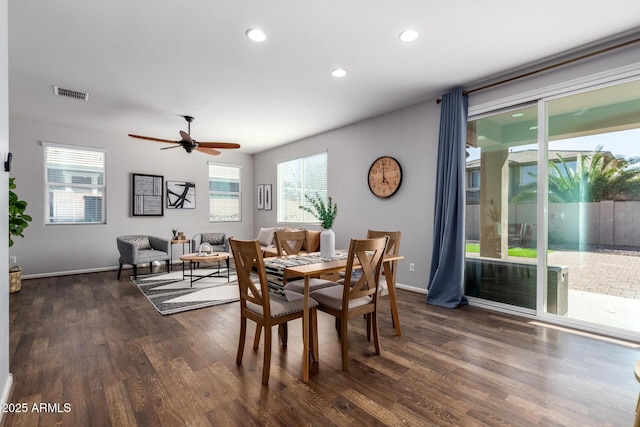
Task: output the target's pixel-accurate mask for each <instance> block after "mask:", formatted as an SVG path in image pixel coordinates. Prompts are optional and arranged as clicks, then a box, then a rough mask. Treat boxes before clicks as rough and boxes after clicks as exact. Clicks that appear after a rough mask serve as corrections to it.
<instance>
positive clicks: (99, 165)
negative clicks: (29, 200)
mask: <svg viewBox="0 0 640 427" xmlns="http://www.w3.org/2000/svg"><path fill="white" fill-rule="evenodd" d="M42 145H43V147H44V168H45V171H44V174H45V181H46V183H45V203H44V206H45V213H44V218H45V225H47V224H105V223H106V217H105V203H104V195H105V184H106V182H105V162H106V156H105V152H104V150H101V149H98V148H88V147H78V146H72V145H62V144H51V143H43V144H42Z"/></svg>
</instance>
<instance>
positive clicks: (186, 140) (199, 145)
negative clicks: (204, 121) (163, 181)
mask: <svg viewBox="0 0 640 427" xmlns="http://www.w3.org/2000/svg"><path fill="white" fill-rule="evenodd" d="M182 117H184V119H185V120H186V121H187V126H188V128H187V132H184V131H182V130H181V131H180V136H181V137H182V139H181V140H180V141H171V140H170V139H160V138H154V137H151V136H142V135H134V134H131V133H130V134H129V136H130V137H132V138H138V139H146V140H149V141H157V142H167V143H169V144H175V145H173V146H171V147H164V148H161V150H168V149H170V148H176V147H182V148H184V150H185V151H186V152H187V153H191V152H193V150H197V151H200V152H201V153H205V154H210V155H212V156H217V155H218V154H220V151H218V150H217V149H218V148H220V149H235V148H240V144H236V143H234V142H198V141H196V140H195V139H193V138H191V122H192V121H193V120H194V118H193V117H192V116H182Z"/></svg>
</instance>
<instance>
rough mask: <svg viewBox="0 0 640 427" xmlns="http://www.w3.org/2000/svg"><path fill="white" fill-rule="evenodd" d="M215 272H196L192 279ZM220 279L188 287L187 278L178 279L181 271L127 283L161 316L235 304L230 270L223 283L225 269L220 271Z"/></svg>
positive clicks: (234, 280)
mask: <svg viewBox="0 0 640 427" xmlns="http://www.w3.org/2000/svg"><path fill="white" fill-rule="evenodd" d="M213 271H215V270H209V269H197V270H194V271H193V273H194V275H204V274H209V273H211V272H213ZM221 275H222V276H223V277H207V278H204V279H200V280H198V281H196V282H194V283H193V286H191V284H190V280H189V277H186V278H185V280H183V279H182V271H174V272H171V273H168V274H154V275H148V276H138V279H137V280H135V279H134V278H133V276H132V277H131V281H132V282H133V283H135V284H136V286H138V289H140V292H142V294H143V295H144V296H145V297H147V299H148V300H149V302H150V303H151V304H152V305H153V306H154V307H155V308H156V310H158V312H160V313H161V314H163V315H167V314H174V313H180V312H183V311H188V310H195V309H197V308H203V307H211V306H215V305H220V304H227V303H230V302H235V301H238V300H239V299H240V297H239V294H238V282H237V277H236V275H235V271H234V270H233V269H231V272H230V275H229V279H228V281H227V269H226V268H224V267H223V268H222V269H221Z"/></svg>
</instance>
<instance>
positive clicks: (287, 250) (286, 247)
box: [274, 230, 309, 256]
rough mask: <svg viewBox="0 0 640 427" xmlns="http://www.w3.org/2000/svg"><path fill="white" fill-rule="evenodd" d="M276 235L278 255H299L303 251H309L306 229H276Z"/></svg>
mask: <svg viewBox="0 0 640 427" xmlns="http://www.w3.org/2000/svg"><path fill="white" fill-rule="evenodd" d="M274 237H275V241H276V249H277V251H278V252H277V253H278V256H285V255H297V254H299V253H300V252H301V251H302V252H308V251H309V245H308V243H307V232H306V231H305V230H292V231H276V232H275V233H274Z"/></svg>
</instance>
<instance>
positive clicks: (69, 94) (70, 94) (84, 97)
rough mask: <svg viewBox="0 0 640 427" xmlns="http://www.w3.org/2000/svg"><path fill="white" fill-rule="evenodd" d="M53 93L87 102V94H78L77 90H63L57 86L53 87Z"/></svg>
mask: <svg viewBox="0 0 640 427" xmlns="http://www.w3.org/2000/svg"><path fill="white" fill-rule="evenodd" d="M53 93H54V94H56V95H58V96H65V97H67V98H73V99H78V100H80V101H88V100H89V94H88V93H87V92H79V91H77V90H71V89H65V88H63V87H58V86H54V87H53Z"/></svg>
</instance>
